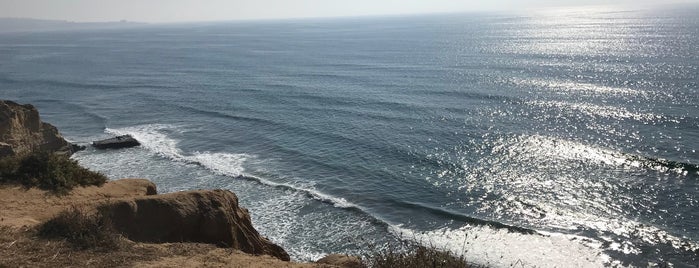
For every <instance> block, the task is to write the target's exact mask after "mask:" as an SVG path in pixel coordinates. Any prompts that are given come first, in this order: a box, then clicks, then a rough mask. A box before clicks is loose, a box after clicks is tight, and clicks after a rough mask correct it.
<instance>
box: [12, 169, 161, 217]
mask: <svg viewBox="0 0 699 268" xmlns="http://www.w3.org/2000/svg"><path fill="white" fill-rule="evenodd" d="M149 185H153V184H152V183H151V182H150V181H148V180H144V179H122V180H116V181H110V182H107V183H105V184H104V185H103V186H101V187H97V186H90V187H78V188H75V189H73V191H71V192H70V193H69V194H67V195H64V196H61V195H55V194H53V193H50V192H47V191H44V190H40V189H37V188H29V189H27V188H25V187H23V186H19V185H0V226H10V227H14V228H19V227H23V226H27V227H32V226H35V225H37V224H39V223H41V222H43V221H46V220H48V219H50V218H51V217H53V216H55V215H56V214H58V213H59V212H61V211H63V210H65V209H66V208H69V207H71V206H84V205H86V204H93V205H94V204H96V203H100V202H106V201H108V200H109V199H118V198H125V197H135V196H143V195H146V192H147V187H148V186H149Z"/></svg>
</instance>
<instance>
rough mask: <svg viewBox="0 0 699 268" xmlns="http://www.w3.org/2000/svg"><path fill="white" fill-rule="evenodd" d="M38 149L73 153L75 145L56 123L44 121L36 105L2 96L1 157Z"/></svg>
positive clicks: (0, 122)
mask: <svg viewBox="0 0 699 268" xmlns="http://www.w3.org/2000/svg"><path fill="white" fill-rule="evenodd" d="M37 150H44V151H50V152H60V153H66V154H69V155H70V154H72V153H73V147H72V146H71V144H70V143H68V142H67V141H66V140H65V139H63V137H62V136H61V134H60V133H58V129H56V127H54V126H52V125H51V124H49V123H44V122H41V119H40V118H39V111H37V110H36V108H34V106H32V105H30V104H25V105H20V104H17V103H15V102H12V101H7V100H0V157H5V156H14V155H19V154H26V153H29V152H32V151H37Z"/></svg>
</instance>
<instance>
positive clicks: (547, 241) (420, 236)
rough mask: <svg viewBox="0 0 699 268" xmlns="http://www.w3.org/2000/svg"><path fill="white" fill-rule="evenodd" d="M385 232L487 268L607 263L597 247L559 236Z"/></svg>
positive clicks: (483, 230)
mask: <svg viewBox="0 0 699 268" xmlns="http://www.w3.org/2000/svg"><path fill="white" fill-rule="evenodd" d="M389 230H390V231H391V232H392V233H394V234H395V235H397V236H400V237H402V238H404V239H409V240H413V241H416V242H418V243H420V244H422V245H424V246H427V247H436V248H438V249H441V250H446V251H449V252H451V253H452V254H454V255H456V256H463V257H464V258H465V259H466V260H467V261H469V262H474V263H476V264H481V265H486V266H488V267H541V266H545V267H604V266H605V264H607V262H608V260H609V257H608V256H607V255H605V254H604V253H603V252H602V250H601V249H599V247H598V246H599V245H597V244H594V243H590V245H584V244H582V243H580V242H578V241H575V240H573V239H571V238H570V237H567V236H563V235H555V236H554V235H525V234H520V233H511V232H507V231H506V230H504V229H493V228H491V227H487V226H476V227H472V226H464V227H461V228H458V229H451V228H441V229H436V230H432V231H428V232H416V231H413V230H410V229H406V228H403V227H401V226H389Z"/></svg>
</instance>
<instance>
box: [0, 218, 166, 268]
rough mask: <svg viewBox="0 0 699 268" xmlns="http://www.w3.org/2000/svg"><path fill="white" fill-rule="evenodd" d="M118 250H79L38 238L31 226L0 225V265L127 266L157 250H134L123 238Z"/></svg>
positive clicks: (148, 256)
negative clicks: (28, 227) (22, 227)
mask: <svg viewBox="0 0 699 268" xmlns="http://www.w3.org/2000/svg"><path fill="white" fill-rule="evenodd" d="M124 243H125V247H124V248H123V249H122V250H117V251H109V252H104V251H103V250H100V249H87V250H79V249H76V248H75V247H73V246H71V244H70V243H69V242H68V241H66V240H47V239H41V238H38V237H37V235H36V231H35V230H32V229H25V230H13V229H11V228H8V227H0V267H79V266H87V267H127V266H130V264H131V263H133V262H134V261H139V260H148V259H151V258H157V256H158V255H160V254H158V251H157V250H153V249H148V248H143V249H137V248H135V247H133V243H129V242H128V241H125V242H124Z"/></svg>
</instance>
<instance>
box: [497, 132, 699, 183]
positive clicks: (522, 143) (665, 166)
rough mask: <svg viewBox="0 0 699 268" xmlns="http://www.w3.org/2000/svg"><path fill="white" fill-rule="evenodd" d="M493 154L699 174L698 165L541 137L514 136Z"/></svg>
mask: <svg viewBox="0 0 699 268" xmlns="http://www.w3.org/2000/svg"><path fill="white" fill-rule="evenodd" d="M492 151H493V152H494V153H496V154H501V155H502V154H505V155H509V156H511V157H515V158H522V157H524V158H531V157H536V158H542V159H565V160H572V161H576V160H577V161H585V162H588V163H598V164H603V165H608V166H615V167H622V168H644V169H649V170H655V171H658V172H663V173H669V172H672V173H676V174H679V175H688V174H697V175H699V165H695V164H691V163H683V162H678V161H673V160H667V159H662V158H653V157H645V156H641V155H635V154H629V153H624V152H619V151H615V150H611V149H606V148H601V147H596V146H591V145H586V144H583V143H580V142H575V141H569V140H563V139H556V138H551V137H545V136H541V135H531V136H527V135H525V136H519V137H515V138H513V139H512V140H511V141H509V142H502V143H499V144H498V145H496V146H495V147H493V150H492Z"/></svg>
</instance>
